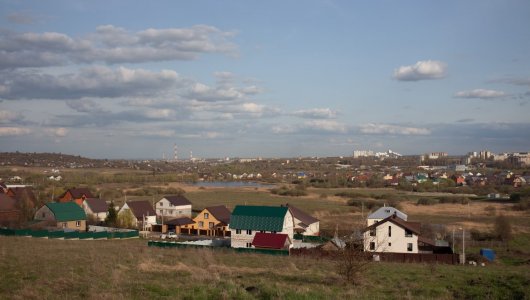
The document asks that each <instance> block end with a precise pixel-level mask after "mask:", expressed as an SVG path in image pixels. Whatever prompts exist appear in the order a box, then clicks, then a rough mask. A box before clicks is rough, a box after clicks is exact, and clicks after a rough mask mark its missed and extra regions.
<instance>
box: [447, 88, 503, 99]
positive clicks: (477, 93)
mask: <svg viewBox="0 0 530 300" xmlns="http://www.w3.org/2000/svg"><path fill="white" fill-rule="evenodd" d="M454 96H455V97H456V98H480V99H493V98H502V97H505V96H507V94H506V93H505V92H503V91H496V90H485V89H474V90H471V91H460V92H457V93H455V95H454Z"/></svg>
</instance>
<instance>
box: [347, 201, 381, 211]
mask: <svg viewBox="0 0 530 300" xmlns="http://www.w3.org/2000/svg"><path fill="white" fill-rule="evenodd" d="M347 204H348V205H349V206H353V207H362V206H363V205H364V207H365V208H367V209H372V208H376V207H379V206H380V204H379V203H378V202H377V201H374V200H366V199H350V200H348V202H347Z"/></svg>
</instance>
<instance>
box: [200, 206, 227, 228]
mask: <svg viewBox="0 0 530 300" xmlns="http://www.w3.org/2000/svg"><path fill="white" fill-rule="evenodd" d="M206 209H207V210H208V211H209V212H210V214H212V216H214V217H215V218H216V219H217V220H219V221H221V222H223V223H225V224H226V225H228V224H230V215H231V214H232V213H231V212H230V210H228V208H226V206H224V205H218V206H210V207H206Z"/></svg>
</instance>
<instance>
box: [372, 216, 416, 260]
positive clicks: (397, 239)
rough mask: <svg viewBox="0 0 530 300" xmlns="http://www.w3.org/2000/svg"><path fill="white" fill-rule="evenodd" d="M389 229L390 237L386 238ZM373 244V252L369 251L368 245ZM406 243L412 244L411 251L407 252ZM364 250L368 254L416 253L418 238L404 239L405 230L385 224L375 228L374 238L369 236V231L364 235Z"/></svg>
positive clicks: (391, 224)
mask: <svg viewBox="0 0 530 300" xmlns="http://www.w3.org/2000/svg"><path fill="white" fill-rule="evenodd" d="M388 227H391V232H392V234H391V236H388ZM371 242H374V243H375V250H370V243H371ZM408 243H412V251H408V250H407V245H408ZM364 249H365V251H369V252H394V253H418V236H417V235H416V234H414V233H413V234H412V237H405V229H404V228H402V227H401V226H398V225H396V224H394V223H392V222H388V221H387V222H385V223H383V224H380V225H379V226H377V229H376V236H375V237H374V236H370V231H369V230H368V231H366V232H365V233H364Z"/></svg>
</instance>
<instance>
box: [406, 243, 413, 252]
mask: <svg viewBox="0 0 530 300" xmlns="http://www.w3.org/2000/svg"><path fill="white" fill-rule="evenodd" d="M407 251H408V252H412V243H407Z"/></svg>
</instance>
